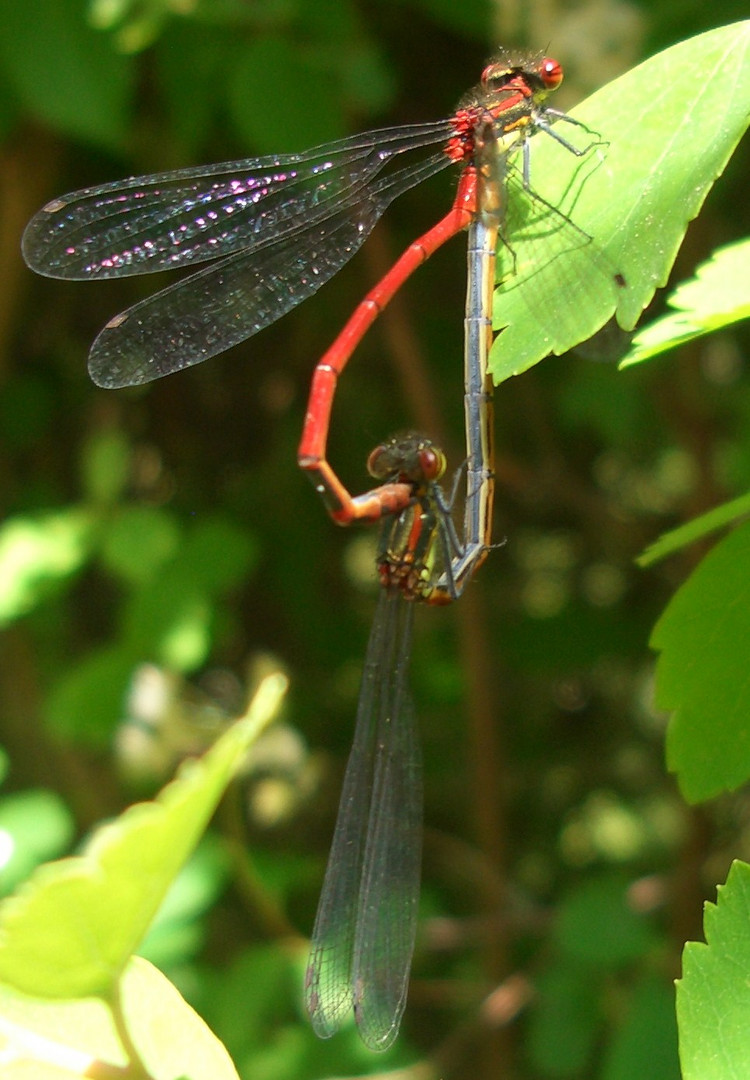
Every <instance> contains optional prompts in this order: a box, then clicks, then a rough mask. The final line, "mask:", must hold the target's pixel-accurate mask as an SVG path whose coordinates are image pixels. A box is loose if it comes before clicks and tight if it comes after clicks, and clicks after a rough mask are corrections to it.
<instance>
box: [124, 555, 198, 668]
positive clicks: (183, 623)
mask: <svg viewBox="0 0 750 1080" xmlns="http://www.w3.org/2000/svg"><path fill="white" fill-rule="evenodd" d="M213 614H214V612H213V606H212V604H211V601H210V598H209V596H208V593H207V591H206V590H205V589H203V588H201V587H200V586H199V585H196V584H195V582H194V580H193V579H192V577H191V575H190V574H189V573H188V571H187V567H185V566H183V565H182V564H180V563H173V564H171V565H170V566H169V567H168V568H167V569H166V570H165V572H164V574H163V575H162V577H161V579H160V580H159V582H158V583H149V584H148V585H146V586H144V587H143V588H142V589H140V590H138V592H136V593H135V594H134V595H133V596H132V597H131V599H130V600H129V602H128V604H127V607H126V610H125V618H124V624H123V638H124V641H125V643H126V647H127V649H128V651H129V653H130V655H131V656H137V657H138V658H139V659H140V660H153V661H154V662H156V663H159V664H162V665H163V666H164V667H167V668H172V669H174V670H176V671H180V672H188V671H194V670H195V669H196V668H197V667H199V666H200V665H201V664H202V663H203V662H204V661H205V659H206V657H207V656H208V653H209V650H210V648H211V631H212V624H213Z"/></svg>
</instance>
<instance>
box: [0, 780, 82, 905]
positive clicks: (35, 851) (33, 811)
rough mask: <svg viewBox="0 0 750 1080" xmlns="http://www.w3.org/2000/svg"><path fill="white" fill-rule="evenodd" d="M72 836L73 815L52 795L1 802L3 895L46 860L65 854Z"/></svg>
mask: <svg viewBox="0 0 750 1080" xmlns="http://www.w3.org/2000/svg"><path fill="white" fill-rule="evenodd" d="M74 834H75V823H74V821H73V815H72V814H71V812H70V810H69V809H68V807H67V806H66V805H65V803H64V802H63V800H62V799H61V798H60V796H59V795H57V794H56V793H55V792H53V791H46V790H44V789H42V790H39V791H19V792H17V793H16V794H14V795H7V796H6V797H5V798H4V799H2V801H0V844H1V846H2V864H1V866H0V881H2V889H3V892H4V893H8V892H10V891H11V889H13V888H15V886H16V885H17V884H18V883H19V881H23V880H24V878H27V877H28V876H29V874H30V873H31V871H32V870H33V869H34V868H35V867H37V866H38V865H39V864H40V863H41V862H43V861H44V860H45V859H52V858H54V857H55V856H56V855H60V854H62V852H64V851H66V850H67V849H68V848H69V846H70V844H71V843H72V842H73V837H74Z"/></svg>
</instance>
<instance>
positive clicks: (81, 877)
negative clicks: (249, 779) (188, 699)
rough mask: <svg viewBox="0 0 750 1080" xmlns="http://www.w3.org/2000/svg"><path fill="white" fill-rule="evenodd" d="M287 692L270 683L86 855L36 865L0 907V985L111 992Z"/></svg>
mask: <svg viewBox="0 0 750 1080" xmlns="http://www.w3.org/2000/svg"><path fill="white" fill-rule="evenodd" d="M284 689H285V680H284V678H283V676H281V675H278V674H276V675H272V676H269V677H268V678H267V679H266V680H264V682H263V683H262V684H261V687H260V689H259V691H258V693H257V694H256V696H255V698H254V699H253V702H252V703H251V706H250V708H249V709H248V712H247V714H246V716H245V717H243V718H242V719H241V720H239V721H237V723H235V724H234V725H232V727H231V728H230V729H229V730H228V731H227V732H226V734H225V735H223V736H222V738H221V739H219V741H218V742H217V743H216V744H215V745H214V746H213V747H212V748H211V750H209V751H208V753H207V754H205V755H204V757H203V758H201V759H200V760H197V761H189V762H187V763H186V764H185V765H183V767H182V768H181V769H180V771H179V773H178V776H177V779H176V780H174V781H173V782H172V783H171V784H169V785H168V786H167V787H166V788H164V790H163V791H162V792H161V794H160V795H159V796H158V797H157V798H156V799H155V800H154V801H153V802H147V803H139V804H137V805H135V806H131V807H130V808H129V809H127V810H126V811H125V812H124V813H123V814H121V815H120V817H119V818H118V819H117V820H116V821H114V822H113V823H112V824H109V825H105V826H103V827H102V828H100V829H98V830H97V832H96V833H95V834H94V837H93V838H92V840H91V842H90V844H89V845H88V847H87V850H86V853H85V854H84V855H82V856H79V857H76V858H71V859H63V860H62V861H60V862H58V863H50V864H47V865H46V866H43V867H40V869H39V870H37V871H36V872H35V874H34V875H33V876H32V878H31V879H30V880H29V882H28V883H27V884H26V885H25V886H23V887H22V888H21V889H20V890H19V892H18V893H17V894H16V895H15V896H13V897H10V898H8V899H7V900H5V901H4V902H3V903H2V905H0V980H2V981H4V982H6V983H8V984H9V985H10V986H12V987H13V988H15V989H16V990H19V991H22V992H23V993H27V994H34V995H38V996H40V997H58V998H59V997H88V996H100V997H108V996H110V995H111V994H112V993H113V989H114V987H115V984H116V982H117V980H118V979H119V978H120V976H121V975H122V973H123V971H124V970H125V967H126V965H127V962H128V960H129V958H130V956H131V955H132V953H133V952H134V950H135V949H136V948H137V947H138V944H139V942H140V941H141V940H142V939H143V937H144V935H145V933H146V931H147V929H148V927H149V924H150V923H151V922H152V920H153V918H154V916H155V914H156V912H157V910H158V909H159V906H160V905H161V903H162V901H163V900H164V897H165V895H166V893H167V890H168V889H169V887H170V885H171V884H172V881H173V880H174V878H175V876H176V875H177V873H178V871H179V870H180V868H181V867H182V866H183V864H184V863H185V861H186V859H187V858H188V857H189V855H190V854H191V852H192V851H193V850H194V848H195V846H196V844H197V843H198V840H199V839H200V837H201V835H202V833H203V831H204V829H205V828H206V825H207V824H208V821H209V819H210V817H211V815H212V814H213V812H214V810H215V808H216V804H217V803H218V801H219V799H220V798H221V795H222V794H223V792H224V790H225V788H226V786H227V784H228V783H229V781H230V780H231V778H232V776H233V775H234V772H235V770H236V769H237V767H238V766H239V764H240V763H241V762H242V760H243V759H244V756H245V753H246V751H247V749H248V747H249V746H250V745H252V743H253V742H254V740H255V739H256V738H257V737H258V735H259V734H260V732H261V731H262V730H263V728H264V727H265V726H266V724H267V723H268V722H269V721H270V720H271V719H272V718H273V716H274V715H275V712H276V710H277V707H278V704H279V701H280V698H281V696H282V694H283V693H284Z"/></svg>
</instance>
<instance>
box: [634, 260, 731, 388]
mask: <svg viewBox="0 0 750 1080" xmlns="http://www.w3.org/2000/svg"><path fill="white" fill-rule="evenodd" d="M668 303H669V306H670V307H672V308H674V309H675V312H674V314H672V315H665V316H664V318H663V319H657V320H656V322H653V323H651V324H650V325H649V326H646V327H645V328H644V329H643V330H641V331H640V333H638V334H636V336H635V338H634V339H633V348H632V350H631V352H630V354H629V355H628V356H626V357H625V359H624V360H623V361H622V363H621V365H620V367H623V368H626V367H630V366H632V365H633V364H640V363H641V361H643V360H649V359H650V358H651V357H653V356H659V355H660V354H661V353H663V352H667V351H668V350H669V349H675V348H676V347H677V346H678V345H683V344H684V343H685V342H686V341H692V340H693V339H694V338H697V337H701V336H702V335H704V334H710V333H713V331H715V330H722V329H724V327H726V326H731V325H732V324H733V323H736V322H739V320H740V319H747V318H750V240H741V241H739V242H738V243H736V244H729V245H728V246H727V247H723V248H720V249H719V250H718V251H715V252H714V254H713V255H712V256H711V258H710V259H709V260H708V262H705V263H703V264H702V265H701V266H699V267H698V269H697V270H696V272H695V277H694V278H692V280H690V281H686V282H685V283H684V284H683V285H680V286H679V288H677V289H675V291H674V292H673V293H672V295H671V296H670V297H669V301H668Z"/></svg>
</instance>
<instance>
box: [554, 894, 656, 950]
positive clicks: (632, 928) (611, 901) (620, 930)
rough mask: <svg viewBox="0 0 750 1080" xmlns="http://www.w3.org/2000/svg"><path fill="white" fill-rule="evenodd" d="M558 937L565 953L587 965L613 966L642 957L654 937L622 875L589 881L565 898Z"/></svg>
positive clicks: (561, 910) (559, 921)
mask: <svg viewBox="0 0 750 1080" xmlns="http://www.w3.org/2000/svg"><path fill="white" fill-rule="evenodd" d="M557 938H558V941H559V944H560V948H561V949H563V950H564V951H565V953H566V954H567V955H568V956H570V957H572V958H573V959H575V960H576V961H578V962H579V963H583V964H590V965H594V966H597V967H598V966H601V967H612V966H616V965H620V964H623V963H627V962H629V961H631V960H635V959H637V958H638V957H640V956H642V955H643V954H644V953H645V952H646V951H647V950H648V948H649V947H650V945H651V943H652V939H653V934H652V931H651V927H650V925H649V924H648V922H647V921H646V920H645V919H644V918H643V917H642V916H640V915H638V914H637V913H636V912H635V911H633V909H632V908H631V907H630V906H629V905H628V903H627V882H626V881H625V880H623V879H622V878H621V877H620V876H619V875H617V876H614V877H604V878H601V879H598V880H597V879H594V880H591V881H587V882H586V883H585V884H583V885H581V886H580V888H578V889H575V890H574V891H573V892H572V893H571V894H570V896H568V898H567V899H566V900H565V901H564V903H563V905H562V907H561V909H560V916H559V920H558V926H557Z"/></svg>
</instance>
